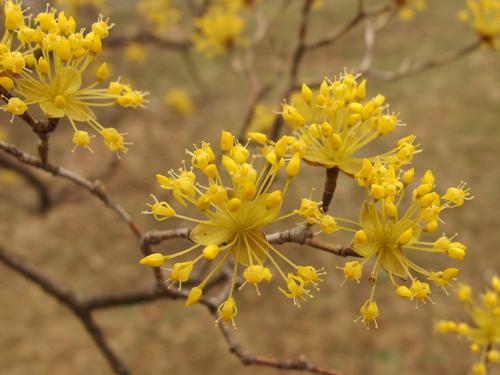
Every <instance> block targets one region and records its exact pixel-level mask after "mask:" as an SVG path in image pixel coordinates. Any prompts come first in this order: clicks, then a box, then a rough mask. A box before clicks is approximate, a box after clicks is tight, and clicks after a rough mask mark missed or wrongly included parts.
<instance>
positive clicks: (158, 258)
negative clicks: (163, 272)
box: [139, 253, 168, 267]
mask: <svg viewBox="0 0 500 375" xmlns="http://www.w3.org/2000/svg"><path fill="white" fill-rule="evenodd" d="M167 258H168V257H167V256H165V255H162V254H160V253H154V254H149V255H148V256H145V257H144V258H142V259H141V260H140V261H139V263H140V264H144V265H146V266H149V267H160V266H162V265H163V263H165V261H166V260H167Z"/></svg>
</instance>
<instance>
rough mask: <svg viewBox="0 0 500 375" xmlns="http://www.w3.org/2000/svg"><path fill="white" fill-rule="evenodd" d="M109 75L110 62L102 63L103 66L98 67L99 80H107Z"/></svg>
mask: <svg viewBox="0 0 500 375" xmlns="http://www.w3.org/2000/svg"><path fill="white" fill-rule="evenodd" d="M108 77H109V69H108V64H106V63H102V64H101V66H100V67H99V68H98V69H97V72H96V78H97V80H98V81H105V80H107V79H108Z"/></svg>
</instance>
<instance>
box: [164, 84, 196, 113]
mask: <svg viewBox="0 0 500 375" xmlns="http://www.w3.org/2000/svg"><path fill="white" fill-rule="evenodd" d="M164 102H165V104H166V105H167V107H168V108H170V109H171V110H173V111H174V112H175V113H177V114H179V115H181V116H192V115H193V113H194V110H195V107H194V104H193V101H192V100H191V97H190V96H189V94H188V92H187V91H186V90H184V89H181V88H172V89H170V90H168V91H167V93H166V94H165V96H164Z"/></svg>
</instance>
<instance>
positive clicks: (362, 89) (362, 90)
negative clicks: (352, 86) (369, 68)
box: [356, 79, 366, 100]
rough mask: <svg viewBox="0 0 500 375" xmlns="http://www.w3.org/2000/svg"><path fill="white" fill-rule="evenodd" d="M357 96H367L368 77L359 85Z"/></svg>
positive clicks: (359, 97) (362, 97)
mask: <svg viewBox="0 0 500 375" xmlns="http://www.w3.org/2000/svg"><path fill="white" fill-rule="evenodd" d="M356 96H357V97H358V99H360V100H363V99H364V98H365V97H366V79H364V80H362V81H361V83H360V84H359V85H358V89H357V90H356Z"/></svg>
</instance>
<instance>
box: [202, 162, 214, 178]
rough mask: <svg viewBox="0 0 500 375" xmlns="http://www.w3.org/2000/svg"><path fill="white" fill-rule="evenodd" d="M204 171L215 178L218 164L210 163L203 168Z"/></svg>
mask: <svg viewBox="0 0 500 375" xmlns="http://www.w3.org/2000/svg"><path fill="white" fill-rule="evenodd" d="M203 173H205V175H206V176H207V177H209V178H215V177H216V176H217V166H216V165H215V164H209V165H207V166H206V167H205V168H204V169H203Z"/></svg>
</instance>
